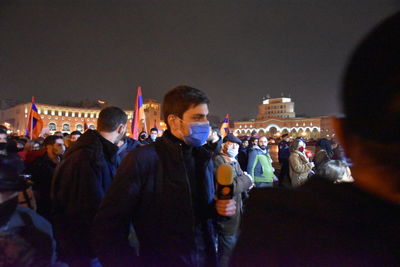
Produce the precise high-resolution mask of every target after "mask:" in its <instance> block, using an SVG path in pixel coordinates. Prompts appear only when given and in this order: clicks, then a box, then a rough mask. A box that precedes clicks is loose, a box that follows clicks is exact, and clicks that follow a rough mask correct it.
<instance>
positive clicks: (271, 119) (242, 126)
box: [233, 97, 334, 139]
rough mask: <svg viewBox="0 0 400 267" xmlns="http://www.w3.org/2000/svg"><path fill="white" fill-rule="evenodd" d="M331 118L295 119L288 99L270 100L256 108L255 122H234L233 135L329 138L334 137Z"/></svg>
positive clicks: (291, 103) (292, 103) (291, 104)
mask: <svg viewBox="0 0 400 267" xmlns="http://www.w3.org/2000/svg"><path fill="white" fill-rule="evenodd" d="M331 120H332V118H331V117H328V116H322V117H312V118H296V117H295V112H294V102H292V101H291V99H290V98H287V97H281V98H272V99H266V100H263V104H261V105H259V106H258V115H257V119H256V120H250V121H235V122H234V129H233V133H234V134H235V135H238V136H244V135H247V136H250V135H251V134H252V133H253V132H255V133H256V135H258V136H267V137H279V136H281V135H283V134H286V133H287V134H289V135H290V136H291V137H293V138H296V137H304V138H314V139H317V138H322V137H325V138H331V137H332V136H333V135H334V131H333V126H332V122H331Z"/></svg>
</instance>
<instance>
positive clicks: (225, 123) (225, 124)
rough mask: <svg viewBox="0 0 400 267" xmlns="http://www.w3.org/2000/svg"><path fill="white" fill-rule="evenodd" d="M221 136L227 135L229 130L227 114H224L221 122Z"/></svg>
mask: <svg viewBox="0 0 400 267" xmlns="http://www.w3.org/2000/svg"><path fill="white" fill-rule="evenodd" d="M220 131H221V136H222V138H224V137H225V136H227V135H228V134H229V132H230V130H229V114H226V116H225V119H224V121H223V122H222V125H221V129H220Z"/></svg>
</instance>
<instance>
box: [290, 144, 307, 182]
mask: <svg viewBox="0 0 400 267" xmlns="http://www.w3.org/2000/svg"><path fill="white" fill-rule="evenodd" d="M311 169H312V164H311V163H310V162H309V161H308V159H307V158H306V156H305V155H304V154H303V153H301V152H299V151H297V150H296V151H294V152H292V153H291V154H290V157H289V175H290V180H291V182H292V186H293V187H296V186H300V185H302V184H303V183H304V182H305V181H306V180H307V178H308V174H309V172H310V171H311Z"/></svg>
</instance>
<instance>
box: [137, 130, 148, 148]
mask: <svg viewBox="0 0 400 267" xmlns="http://www.w3.org/2000/svg"><path fill="white" fill-rule="evenodd" d="M147 138H148V137H147V133H146V131H141V132H140V133H139V138H138V142H139V145H141V146H144V145H147V144H148V142H147Z"/></svg>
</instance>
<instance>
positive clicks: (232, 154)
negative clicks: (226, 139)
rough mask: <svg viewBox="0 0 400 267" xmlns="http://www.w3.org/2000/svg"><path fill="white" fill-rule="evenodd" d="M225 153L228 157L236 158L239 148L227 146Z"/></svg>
mask: <svg viewBox="0 0 400 267" xmlns="http://www.w3.org/2000/svg"><path fill="white" fill-rule="evenodd" d="M226 153H227V154H228V156H229V157H230V158H236V156H237V154H239V149H234V148H228V149H227V150H226Z"/></svg>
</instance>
